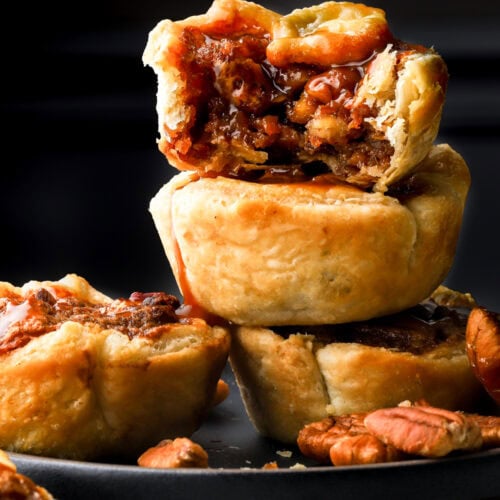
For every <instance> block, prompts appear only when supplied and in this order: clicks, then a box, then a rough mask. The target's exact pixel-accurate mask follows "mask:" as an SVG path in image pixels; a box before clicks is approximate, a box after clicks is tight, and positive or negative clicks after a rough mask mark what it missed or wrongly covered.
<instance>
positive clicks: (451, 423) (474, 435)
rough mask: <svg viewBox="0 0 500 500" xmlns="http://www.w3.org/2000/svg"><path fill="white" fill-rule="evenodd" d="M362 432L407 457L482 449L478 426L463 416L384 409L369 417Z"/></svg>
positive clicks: (432, 410)
mask: <svg viewBox="0 0 500 500" xmlns="http://www.w3.org/2000/svg"><path fill="white" fill-rule="evenodd" d="M364 424H365V426H366V428H367V429H368V430H369V431H370V432H371V433H372V434H373V435H374V436H376V437H378V438H379V439H380V440H381V441H383V442H384V443H386V444H390V445H392V446H394V447H395V448H397V449H399V450H401V451H404V452H405V453H408V454H411V455H420V456H424V457H441V456H444V455H447V454H448V453H450V452H452V451H454V450H473V449H478V448H480V447H481V446H482V437H481V430H480V428H479V425H478V424H477V423H475V422H474V421H473V420H471V419H468V418H467V417H466V416H465V415H463V414H461V413H457V412H452V411H448V410H444V409H441V408H434V407H432V406H410V407H396V408H384V409H380V410H375V411H373V412H371V413H369V414H368V415H367V416H366V417H365V420H364Z"/></svg>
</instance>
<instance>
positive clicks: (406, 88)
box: [143, 0, 448, 192]
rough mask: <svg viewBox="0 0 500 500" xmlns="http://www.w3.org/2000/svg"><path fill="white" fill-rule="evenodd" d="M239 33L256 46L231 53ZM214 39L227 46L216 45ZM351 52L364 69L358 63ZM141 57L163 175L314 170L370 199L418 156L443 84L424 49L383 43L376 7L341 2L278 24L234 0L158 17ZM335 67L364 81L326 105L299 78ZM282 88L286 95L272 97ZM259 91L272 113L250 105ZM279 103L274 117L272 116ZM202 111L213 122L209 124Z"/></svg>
mask: <svg viewBox="0 0 500 500" xmlns="http://www.w3.org/2000/svg"><path fill="white" fill-rule="evenodd" d="M345 24H346V25H345ZM339 29H340V30H341V31H340V32H339ZM193 30H194V31H193ZM352 32H353V33H354V35H353V34H352ZM196 33H200V34H202V35H200V40H202V41H196V35H195V34H196ZM242 34H243V35H244V36H247V35H248V38H251V37H253V38H252V39H253V40H254V43H255V44H257V45H258V47H259V49H258V50H257V49H254V48H252V47H253V45H248V47H247V46H245V45H243V46H242V47H243V48H241V47H240V45H235V44H236V42H234V40H236V39H237V40H239V41H238V43H246V42H241V40H244V36H241V35H242ZM339 36H341V37H344V38H345V37H346V36H348V37H349V36H351V37H352V38H353V40H354V41H347V42H346V41H345V40H343V38H342V39H341V40H340V41H339V40H337V38H338V37H339ZM204 37H207V38H204ZM206 39H210V40H212V41H211V42H210V43H208V42H206ZM221 39H222V40H226V42H221V43H220V46H218V45H217V43H219V42H218V41H219V40H221ZM227 40H229V41H227ZM255 40H257V41H255ZM204 44H205V45H204ZM225 44H226V45H227V46H226V45H225ZM231 44H233V45H231ZM267 44H268V45H267ZM266 45H267V59H266V60H268V61H271V63H274V64H275V65H277V66H272V65H271V66H269V68H268V67H267V66H266V64H267V63H266V62H265V61H264V58H266V53H265V52H264V50H265V46H266ZM262 46H264V47H262ZM214 47H219V48H214ZM325 47H328V50H326V52H325V51H324V50H322V48H325ZM252 51H253V52H252ZM242 54H243V55H242ZM360 54H362V55H363V57H364V59H368V60H370V59H371V61H370V63H366V62H365V61H360V60H359V59H360V58H361V57H362V56H361V55H360ZM366 54H369V55H368V56H367V55H366ZM315 56H320V57H321V60H320V61H317V60H316V59H315ZM329 57H330V59H331V60H330V59H328V58H329ZM325 58H326V59H325ZM143 60H144V63H145V64H147V65H149V66H151V67H152V68H153V70H154V71H155V73H156V74H157V77H158V92H157V114H158V130H159V136H160V139H159V147H160V149H161V151H162V152H163V153H164V154H165V155H166V157H167V159H168V160H169V162H170V163H171V164H172V165H173V166H174V167H176V168H178V169H181V170H196V171H198V172H201V173H202V174H207V173H209V174H210V175H214V174H222V175H228V174H230V175H231V176H235V175H242V173H241V172H242V171H243V172H246V175H248V172H254V173H255V171H256V170H259V169H260V170H263V171H267V170H269V169H270V168H272V167H276V166H279V167H283V166H285V167H287V168H290V165H292V164H293V165H304V164H310V163H314V162H321V163H322V164H324V165H325V166H327V167H328V168H329V169H330V170H331V171H332V172H333V173H334V174H335V175H336V176H338V177H339V178H341V179H343V180H346V181H347V182H349V183H352V184H355V185H358V186H362V187H364V188H366V187H372V188H373V189H374V190H375V191H381V192H384V191H385V190H387V188H388V186H389V185H391V184H392V183H394V182H395V181H397V180H398V179H400V178H402V177H403V176H405V175H406V174H407V173H408V172H410V171H411V170H412V169H413V168H414V167H415V165H417V164H418V163H419V162H420V161H421V160H422V159H423V158H424V157H425V156H426V155H427V153H428V152H429V150H430V148H431V146H432V144H433V141H434V140H435V138H436V135H437V131H438V127H439V123H440V119H441V111H442V106H443V103H444V98H445V92H446V84H447V76H448V75H447V69H446V66H445V63H444V62H443V60H442V58H441V57H440V56H439V55H438V54H437V53H435V52H434V51H433V50H431V49H425V48H423V47H420V46H418V47H417V46H409V45H406V44H402V42H399V41H397V40H395V39H394V38H392V36H391V35H390V32H389V29H388V27H387V23H386V20H385V14H384V12H383V11H381V10H380V9H373V8H369V7H366V6H364V5H361V4H354V3H350V2H325V3H323V4H320V5H318V6H314V7H309V8H305V9H300V10H296V11H293V12H292V13H290V14H289V15H287V16H281V15H280V14H277V13H276V12H273V11H271V10H268V9H265V8H264V7H261V6H259V5H257V4H254V3H252V2H246V1H244V0H215V1H214V3H213V4H212V6H211V7H210V9H209V10H208V11H207V13H206V14H203V15H199V16H194V17H190V18H187V19H184V20H181V21H175V22H172V21H170V20H164V21H161V22H160V23H159V24H158V25H157V26H156V27H155V28H154V29H153V30H152V31H151V33H150V35H149V39H148V43H147V46H146V48H145V51H144V55H143ZM339 62H340V63H341V64H342V65H346V64H347V65H349V64H353V63H356V64H358V65H359V72H360V74H361V73H364V76H363V78H362V79H361V80H360V81H359V83H357V85H356V88H355V89H354V88H350V89H349V92H347V93H346V92H344V91H340V95H335V96H332V98H331V100H329V99H326V100H322V97H319V98H318V97H317V95H316V94H315V93H309V91H308V90H307V89H308V83H307V82H308V81H309V83H310V82H312V80H313V79H314V78H313V77H317V76H318V74H319V76H320V77H321V78H323V76H324V75H323V76H322V74H323V72H324V71H326V73H325V74H328V68H329V67H330V66H331V67H332V68H334V70H335V71H344V70H345V68H346V66H344V69H340V70H339V69H338V68H339ZM271 63H269V64H271ZM320 63H321V64H320ZM318 64H320V66H318ZM297 65H299V66H297ZM318 67H319V68H321V69H318ZM356 67H358V66H356ZM235 68H238V70H236V69H235ZM263 68H264V69H263ZM297 68H300V70H301V71H303V72H304V75H307V77H304V81H302V83H299V84H298V83H296V82H293V81H291V79H292V77H291V76H290V75H291V74H293V72H294V71H295V72H297ZM312 68H315V69H312ZM287 71H291V73H290V74H288V73H287ZM345 71H347V70H345ZM280 72H281V73H280ZM282 73H283V75H288V76H286V78H287V80H286V82H285V83H283V82H281V80H279V79H276V78H278V77H276V74H279V75H281V74H282ZM272 75H274V76H272ZM351 76H352V75H351ZM247 77H248V78H247ZM336 78H337V74H336V75H335V76H334V77H333V80H335V79H336ZM273 79H274V80H273ZM327 79H328V78H327ZM236 80H238V82H239V83H238V82H236ZM333 80H331V81H333ZM325 81H327V80H325V79H324V78H323V80H322V82H321V83H320V86H324V82H325ZM331 81H330V82H329V83H328V84H327V85H326V86H328V85H333V84H332V83H331ZM335 81H337V80H335ZM290 82H291V83H290ZM280 85H281V87H280ZM287 85H288V87H287ZM295 85H296V86H295ZM290 86H293V92H292V91H288V90H281V91H280V92H277V90H276V89H277V88H281V89H287V88H289V87H290ZM337 90H338V89H337ZM287 92H288V93H287ZM217 93H219V94H220V96H221V97H220V98H218V99H219V100H217V99H215V98H214V96H215V95H216V94H217ZM262 95H266V96H269V99H270V100H271V103H272V106H268V105H267V104H266V103H260V102H259V103H257V101H258V100H259V99H261V97H259V96H262ZM299 96H300V97H299ZM210 99H212V101H211V100H210ZM318 99H319V100H318ZM224 102H226V104H227V103H229V104H227V105H226V104H222V103H224ZM284 103H287V104H286V105H285V104H284ZM221 106H222V107H221ZM279 106H282V107H283V109H282V110H281V112H280V113H276V111H273V109H275V108H276V109H278V107H279ZM214 107H217V109H213V111H211V110H212V108H214ZM339 107H340V108H341V111H332V109H338V108H339ZM226 108H227V109H226ZM285 108H286V109H287V111H286V114H287V119H286V120H284V121H283V118H282V115H284V114H285V112H284V110H285ZM290 109H293V111H292V112H290ZM235 110H236V111H237V114H234V113H235ZM212 112H213V113H214V115H215V116H217V118H216V120H219V121H216V122H214V124H213V125H210V120H211V119H212V118H210V116H211V113H212ZM290 113H291V114H290ZM346 114H350V117H349V118H346V117H345V116H344V115H346ZM224 115H228V116H227V120H226V118H222V117H223V116H224ZM207 117H208V118H207ZM220 120H224V121H223V122H221V121H220ZM266 120H267V121H266ZM236 122H238V124H237V125H235V124H236ZM235 127H236V129H235ZM256 130H257V131H258V133H256V132H255V131H256ZM360 135H362V137H363V139H362V140H361V141H360V137H359V136H360ZM360 142H361V146H360ZM277 151H279V153H277Z"/></svg>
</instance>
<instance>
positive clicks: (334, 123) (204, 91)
mask: <svg viewBox="0 0 500 500" xmlns="http://www.w3.org/2000/svg"><path fill="white" fill-rule="evenodd" d="M235 22H236V21H235ZM269 41H270V36H269V34H268V33H266V32H265V31H264V30H263V29H262V28H259V27H255V26H254V27H249V26H235V25H231V26H229V25H227V24H223V23H222V24H214V25H211V26H209V27H204V28H203V31H202V29H200V28H199V27H193V26H190V27H185V28H184V30H183V33H182V36H181V37H180V40H179V48H178V50H176V51H174V52H173V53H172V54H169V58H170V59H172V61H171V62H172V64H173V65H174V66H175V67H177V68H179V69H180V71H181V73H183V75H184V77H185V78H186V81H187V89H186V95H185V96H184V99H185V102H186V104H187V106H188V108H191V109H192V110H193V115H192V116H193V119H192V121H191V122H190V123H188V124H187V126H186V127H185V128H184V129H183V130H182V131H180V132H179V131H172V130H167V129H166V136H167V137H168V138H169V139H165V138H163V139H162V141H160V144H159V146H160V149H161V150H162V151H163V152H164V153H165V154H166V155H167V157H168V155H169V153H170V152H171V151H172V150H175V151H176V155H177V156H178V158H179V159H181V160H182V161H183V162H184V165H186V166H188V165H189V166H190V167H192V168H193V169H195V170H197V171H199V172H200V174H201V175H209V176H213V175H226V176H230V177H235V178H238V179H244V180H250V181H259V182H267V181H268V180H269V177H268V176H266V175H265V174H266V173H267V171H268V170H269V169H271V168H273V167H276V166H278V167H280V168H281V169H285V170H286V171H287V172H288V174H287V175H289V176H290V179H289V180H290V181H291V182H293V181H294V180H295V179H296V178H297V176H296V175H295V174H294V173H293V171H294V169H295V170H297V169H301V168H302V167H305V171H304V172H303V174H302V176H307V175H308V174H307V170H308V169H309V165H308V164H309V163H314V162H316V161H321V160H318V155H319V156H321V155H328V156H330V157H334V158H336V161H335V162H334V163H335V166H333V167H332V164H331V163H330V165H329V167H327V168H328V169H329V170H330V171H332V172H333V174H334V175H336V176H337V177H338V178H340V179H344V178H346V176H348V175H349V174H350V173H351V172H352V171H357V170H359V169H360V168H361V166H369V165H373V166H377V167H380V168H386V167H387V166H388V164H389V162H390V157H391V155H392V153H393V149H392V147H391V146H390V145H389V143H388V142H387V141H386V140H385V139H384V138H381V137H379V136H378V134H377V133H375V132H374V130H373V129H372V128H371V126H370V125H369V124H368V123H367V122H366V121H365V118H366V117H369V116H373V115H374V113H376V111H375V110H373V109H370V108H369V107H368V106H366V105H364V104H356V105H355V104H354V100H353V98H354V95H355V92H356V89H357V86H358V84H359V82H360V81H361V80H362V78H363V76H364V75H365V73H366V71H367V70H368V68H369V65H370V62H371V60H373V58H374V57H375V56H376V54H377V52H374V53H373V54H372V55H371V56H370V57H369V58H368V59H367V60H364V61H353V62H352V63H349V64H345V65H342V66H338V65H331V66H328V67H319V66H313V65H308V64H291V65H289V66H287V67H281V68H277V67H275V66H273V65H272V64H271V63H270V62H269V61H268V60H267V58H266V47H267V45H268V44H269ZM390 42H391V43H392V44H393V45H394V47H397V50H399V51H400V52H401V54H404V53H407V52H408V51H411V50H416V49H414V48H411V47H409V46H408V45H405V44H403V43H402V42H399V41H398V40H394V39H391V40H390ZM419 50H420V49H419ZM259 152H260V153H261V152H265V153H266V155H267V159H266V160H265V161H262V159H261V157H260V156H259ZM214 156H215V157H217V161H216V163H217V166H216V167H215V168H214V167H213V165H212V167H210V169H212V170H207V167H206V165H207V164H208V163H207V158H213V157H214ZM308 158H309V159H308ZM324 167H325V165H324ZM187 168H189V167H187ZM359 182H360V184H361V185H363V184H364V183H365V182H364V181H363V180H360V181H359ZM366 182H367V183H368V181H366ZM365 187H366V186H365Z"/></svg>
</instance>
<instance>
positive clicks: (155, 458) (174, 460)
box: [137, 438, 208, 469]
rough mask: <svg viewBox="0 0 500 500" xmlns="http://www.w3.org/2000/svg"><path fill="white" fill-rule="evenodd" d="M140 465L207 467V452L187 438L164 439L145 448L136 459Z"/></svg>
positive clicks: (155, 466)
mask: <svg viewBox="0 0 500 500" xmlns="http://www.w3.org/2000/svg"><path fill="white" fill-rule="evenodd" d="M137 463H138V465H139V466H140V467H151V468H154V469H178V468H183V467H188V468H207V467H208V455H207V452H206V451H205V450H204V449H203V448H202V447H201V446H200V445H199V444H197V443H195V442H193V441H191V440H190V439H188V438H176V439H174V440H173V441H172V440H171V439H165V440H163V441H160V442H159V443H158V444H157V445H156V446H154V447H152V448H149V449H148V450H146V451H145V452H144V453H143V454H142V455H141V456H140V457H139V459H138V460H137Z"/></svg>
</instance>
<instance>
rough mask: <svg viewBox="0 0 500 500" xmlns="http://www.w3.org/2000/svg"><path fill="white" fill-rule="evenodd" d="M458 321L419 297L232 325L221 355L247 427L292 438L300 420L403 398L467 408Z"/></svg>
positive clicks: (470, 402) (471, 398) (470, 395)
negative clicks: (309, 320)
mask: <svg viewBox="0 0 500 500" xmlns="http://www.w3.org/2000/svg"><path fill="white" fill-rule="evenodd" d="M466 321H467V316H466V313H464V315H462V316H460V315H458V313H457V312H455V311H450V310H449V309H447V308H440V307H436V304H435V303H434V302H432V301H429V302H426V303H425V304H424V303H423V304H421V305H419V306H418V307H416V308H413V309H412V310H408V311H405V312H402V313H399V314H397V315H394V316H388V317H384V318H380V319H377V320H371V321H366V322H361V323H351V324H344V325H329V326H328V325H327V326H324V325H323V326H321V327H300V326H297V327H285V328H274V329H271V328H256V327H238V328H235V329H234V331H233V341H232V347H231V354H230V361H231V366H232V368H233V371H234V373H235V375H236V380H237V382H238V385H239V387H240V392H241V395H242V398H243V400H244V402H245V406H246V409H247V412H248V415H249V417H250V418H251V420H252V422H253V423H254V425H255V427H256V428H257V430H258V431H259V432H260V433H262V434H263V435H265V436H269V437H272V438H274V439H278V440H280V441H284V442H289V443H294V442H295V440H296V438H297V434H298V432H299V430H300V429H301V428H302V427H303V426H304V425H305V424H307V423H309V422H314V421H317V420H321V419H323V418H325V417H326V416H328V415H345V414H350V413H363V412H366V411H370V410H373V409H377V408H384V407H390V406H396V405H398V404H399V403H400V402H401V401H405V400H411V401H417V400H420V399H425V400H426V401H428V402H429V403H430V404H433V405H436V406H440V407H443V408H448V409H454V410H465V409H471V408H474V405H475V404H476V403H477V401H478V398H480V397H481V395H482V394H483V391H482V389H481V387H480V384H479V383H478V381H477V380H476V378H475V376H474V374H473V372H472V369H471V367H470V364H469V361H468V358H467V355H466V353H465V325H466Z"/></svg>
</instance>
